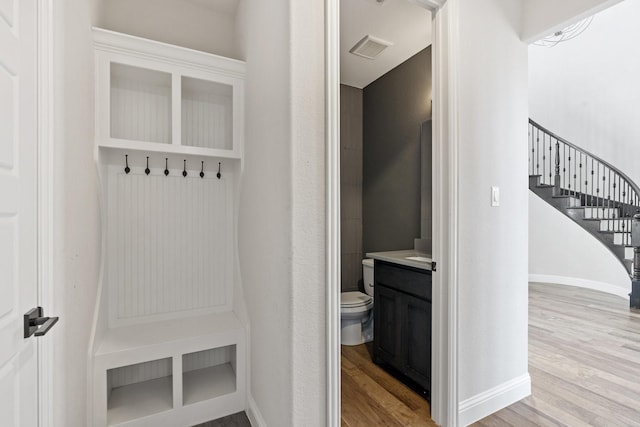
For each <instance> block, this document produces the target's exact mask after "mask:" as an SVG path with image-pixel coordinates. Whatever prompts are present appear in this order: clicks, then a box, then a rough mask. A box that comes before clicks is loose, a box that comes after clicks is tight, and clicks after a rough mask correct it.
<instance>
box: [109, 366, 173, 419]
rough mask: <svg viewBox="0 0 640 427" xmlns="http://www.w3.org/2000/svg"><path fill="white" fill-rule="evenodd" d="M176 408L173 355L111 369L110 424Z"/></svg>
mask: <svg viewBox="0 0 640 427" xmlns="http://www.w3.org/2000/svg"><path fill="white" fill-rule="evenodd" d="M171 409H173V376H172V361H171V358H164V359H159V360H154V361H149V362H144V363H138V364H135V365H129V366H123V367H120V368H114V369H109V370H108V371H107V424H108V425H110V426H111V425H118V424H122V423H125V422H127V421H131V420H134V419H137V418H142V417H146V416H149V415H153V414H157V413H159V412H164V411H169V410H171Z"/></svg>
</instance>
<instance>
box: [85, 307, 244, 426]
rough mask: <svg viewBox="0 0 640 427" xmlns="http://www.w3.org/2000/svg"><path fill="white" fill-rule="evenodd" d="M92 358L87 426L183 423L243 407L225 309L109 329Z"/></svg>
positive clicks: (234, 337)
mask: <svg viewBox="0 0 640 427" xmlns="http://www.w3.org/2000/svg"><path fill="white" fill-rule="evenodd" d="M93 363H94V366H93V371H94V375H93V383H94V386H93V390H94V391H93V402H94V403H93V415H92V422H91V423H90V425H92V426H96V427H97V426H99V427H106V426H110V427H188V426H193V425H196V424H200V423H203V422H206V421H209V420H214V419H217V418H221V417H224V416H227V415H230V414H233V413H236V412H240V411H242V410H244V409H246V406H245V405H246V337H245V332H244V328H243V327H242V325H241V324H240V322H239V321H238V320H237V318H236V317H235V315H234V314H233V313H232V312H230V313H221V314H215V315H206V316H202V317H197V318H191V319H181V320H171V321H167V322H157V323H152V324H146V325H137V326H131V327H127V328H119V329H112V330H109V331H108V332H107V334H106V335H105V337H104V338H103V339H102V341H101V344H100V346H99V348H98V350H97V351H96V353H95V354H94V362H93Z"/></svg>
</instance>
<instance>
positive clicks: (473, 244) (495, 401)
mask: <svg viewBox="0 0 640 427" xmlns="http://www.w3.org/2000/svg"><path fill="white" fill-rule="evenodd" d="M521 4H522V2H521V1H514V0H449V2H448V7H449V13H450V14H451V19H452V20H453V23H454V25H453V28H454V29H455V30H457V31H456V32H455V34H454V36H453V38H452V39H451V40H450V41H451V45H450V49H449V55H450V56H451V58H452V60H453V63H454V64H455V71H454V70H450V71H451V74H450V75H451V76H453V79H454V85H455V86H456V87H457V91H456V90H454V91H453V92H452V93H450V97H451V98H450V102H452V103H453V106H454V108H455V110H456V111H457V124H454V127H453V129H454V134H455V133H457V140H458V147H457V155H458V160H457V167H458V171H457V185H458V189H459V191H458V194H457V200H458V204H459V205H458V206H459V214H458V235H457V244H458V248H457V250H458V256H459V258H458V271H457V275H458V284H457V286H458V290H457V297H458V303H457V312H458V318H457V323H458V328H457V331H458V340H457V343H458V352H457V353H458V354H457V356H458V371H457V378H458V384H457V386H458V391H457V395H458V405H459V406H458V409H459V423H460V425H466V424H469V423H471V422H473V421H475V420H477V419H479V418H482V417H484V416H486V415H488V414H490V413H492V412H494V411H496V410H499V409H501V408H502V407H504V406H507V405H509V404H511V403H513V402H514V401H517V400H519V399H521V398H522V397H524V396H526V395H527V394H529V393H530V379H529V375H528V366H527V322H528V319H527V306H528V285H527V228H528V227H527V224H528V219H527V216H528V194H527V191H526V189H527V176H526V175H525V174H524V173H520V172H519V171H520V170H525V168H526V165H527V144H526V141H527V121H526V119H527V48H526V45H525V44H524V43H522V42H521V41H520V38H519V30H520V18H521V13H522V8H521ZM489 22H490V25H488V24H487V23H489ZM445 173H446V172H445ZM454 173H455V172H454ZM453 179H454V180H455V179H456V177H455V176H454V177H453ZM491 186H499V187H500V196H501V201H500V206H499V207H491V206H490V194H491V191H490V190H491ZM435 274H438V273H435Z"/></svg>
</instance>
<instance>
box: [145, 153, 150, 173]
mask: <svg viewBox="0 0 640 427" xmlns="http://www.w3.org/2000/svg"><path fill="white" fill-rule="evenodd" d="M144 173H146V174H147V175H149V174H150V173H151V169H149V156H147V168H146V169H145V170H144Z"/></svg>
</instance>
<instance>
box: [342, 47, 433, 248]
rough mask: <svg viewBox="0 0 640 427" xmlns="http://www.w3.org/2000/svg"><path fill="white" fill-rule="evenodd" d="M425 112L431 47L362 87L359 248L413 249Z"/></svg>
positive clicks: (428, 104)
mask: <svg viewBox="0 0 640 427" xmlns="http://www.w3.org/2000/svg"><path fill="white" fill-rule="evenodd" d="M430 118H431V47H428V48H426V49H424V50H422V51H421V52H419V53H417V54H416V55H414V56H413V57H411V58H409V59H408V60H407V61H405V62H404V63H402V64H400V65H399V66H397V67H396V68H394V69H393V70H391V71H389V72H388V73H387V74H385V75H384V76H382V77H380V78H379V79H378V80H376V81H374V82H373V83H371V84H370V85H368V86H367V87H365V88H364V90H363V183H362V185H363V186H362V188H363V193H362V236H363V240H362V248H363V253H366V252H377V251H391V250H401V249H412V248H413V246H414V239H415V238H419V237H420V211H421V202H420V199H421V197H420V196H421V190H420V187H421V186H420V179H421V150H420V126H421V124H422V123H423V122H424V121H425V120H427V119H430ZM341 126H342V123H341ZM428 173H429V175H430V174H431V171H429V172H428ZM343 177H344V175H343ZM429 203H430V202H429ZM422 209H424V207H422ZM429 211H430V209H429ZM343 233H344V231H343Z"/></svg>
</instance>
